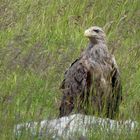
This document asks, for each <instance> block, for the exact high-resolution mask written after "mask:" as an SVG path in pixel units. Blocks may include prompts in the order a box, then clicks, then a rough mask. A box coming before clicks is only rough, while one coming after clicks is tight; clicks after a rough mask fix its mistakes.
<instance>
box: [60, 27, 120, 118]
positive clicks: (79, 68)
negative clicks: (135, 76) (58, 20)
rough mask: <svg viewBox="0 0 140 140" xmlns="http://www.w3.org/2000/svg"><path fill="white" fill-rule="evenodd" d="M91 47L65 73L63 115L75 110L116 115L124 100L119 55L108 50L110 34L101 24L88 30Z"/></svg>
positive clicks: (105, 115) (62, 84)
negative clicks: (118, 61)
mask: <svg viewBox="0 0 140 140" xmlns="http://www.w3.org/2000/svg"><path fill="white" fill-rule="evenodd" d="M84 35H85V37H87V38H88V39H89V44H88V46H87V48H86V49H85V50H84V51H83V52H82V53H81V55H80V57H79V58H77V59H76V60H75V61H74V62H73V63H72V64H71V66H70V67H69V68H68V70H67V71H66V72H65V74H64V80H63V81H62V83H61V87H60V88H61V90H62V93H63V95H62V99H61V104H60V108H59V117H63V116H68V115H69V114H70V113H71V112H72V111H76V112H77V113H83V114H86V115H87V114H96V115H98V116H100V117H106V118H111V119H112V118H115V117H116V116H117V114H118V111H119V105H120V103H121V100H122V85H121V78H120V72H119V68H118V66H117V63H116V60H115V57H114V55H113V54H111V53H110V52H109V50H108V47H107V45H106V35H105V32H104V31H103V29H102V28H100V27H98V26H93V27H90V28H89V29H87V30H85V33H84Z"/></svg>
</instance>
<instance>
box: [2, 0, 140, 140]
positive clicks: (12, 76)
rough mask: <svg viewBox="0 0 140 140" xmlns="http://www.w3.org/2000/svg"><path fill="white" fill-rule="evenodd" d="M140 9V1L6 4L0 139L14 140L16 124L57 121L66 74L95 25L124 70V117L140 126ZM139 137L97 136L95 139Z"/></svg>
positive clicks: (22, 0)
mask: <svg viewBox="0 0 140 140" xmlns="http://www.w3.org/2000/svg"><path fill="white" fill-rule="evenodd" d="M139 6H140V3H139V0H116V1H115V0H100V1H99V0H83V1H81V0H76V1H75V0H58V1H56V0H35V1H33V0H28V1H27V0H1V1H0V139H1V140H5V139H6V140H9V139H15V136H14V134H13V126H14V125H15V124H17V123H22V122H26V121H30V120H34V121H39V120H42V119H46V118H47V119H49V118H51V119H52V118H56V117H57V115H58V109H59V104H60V100H61V92H60V90H59V85H60V83H61V81H62V79H63V73H64V72H65V70H66V68H67V67H68V66H69V64H70V63H71V62H72V61H74V60H75V58H77V57H78V56H79V54H80V53H81V51H82V50H83V49H84V48H85V47H86V46H87V43H88V40H87V39H86V38H85V37H84V36H83V32H84V30H85V29H86V28H88V27H90V26H92V25H98V26H101V27H104V29H105V32H106V33H107V40H108V46H109V49H110V51H111V52H112V53H114V54H115V56H116V60H117V62H118V65H119V67H120V72H121V78H122V84H123V102H122V104H121V106H120V115H119V118H120V119H122V120H123V119H132V120H137V121H140V46H139V45H140V41H139V36H140V30H139V21H140V11H139V9H140V7H139ZM138 137H140V134H139V133H138V132H137V133H134V134H132V135H129V133H128V134H127V135H126V134H123V133H122V135H115V134H110V135H108V134H105V133H104V134H102V135H99V134H98V133H97V135H94V136H93V137H92V138H91V139H94V138H95V139H114V138H115V139H138ZM20 139H31V138H30V137H28V136H25V137H22V138H20Z"/></svg>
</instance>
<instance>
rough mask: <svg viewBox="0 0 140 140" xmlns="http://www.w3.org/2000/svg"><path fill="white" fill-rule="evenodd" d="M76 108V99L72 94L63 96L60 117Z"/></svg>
mask: <svg viewBox="0 0 140 140" xmlns="http://www.w3.org/2000/svg"><path fill="white" fill-rule="evenodd" d="M73 108H74V99H73V97H72V96H67V97H66V96H63V98H62V101H61V105H60V108H59V110H60V113H59V117H63V116H67V115H69V114H70V113H71V112H72V110H73Z"/></svg>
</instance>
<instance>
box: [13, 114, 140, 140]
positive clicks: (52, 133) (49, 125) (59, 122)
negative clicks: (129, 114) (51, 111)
mask: <svg viewBox="0 0 140 140" xmlns="http://www.w3.org/2000/svg"><path fill="white" fill-rule="evenodd" d="M137 127H138V122H136V121H132V120H126V121H116V120H111V119H108V118H107V119H105V118H98V117H94V116H86V115H82V114H74V115H70V116H67V117H62V118H59V119H54V120H43V121H41V122H28V123H23V124H18V125H16V126H15V128H14V133H15V134H16V136H17V137H20V135H21V134H22V133H23V132H28V133H30V134H31V135H33V136H39V137H49V138H51V139H55V140H57V139H60V140H61V139H65V140H66V139H69V140H71V139H74V138H75V137H77V136H78V137H79V140H87V136H88V134H89V133H90V132H91V131H92V134H93V133H96V132H97V131H99V132H103V131H105V132H106V133H108V132H109V133H110V132H115V133H121V131H122V130H123V131H124V130H125V131H128V132H131V131H133V130H135V129H136V128H137Z"/></svg>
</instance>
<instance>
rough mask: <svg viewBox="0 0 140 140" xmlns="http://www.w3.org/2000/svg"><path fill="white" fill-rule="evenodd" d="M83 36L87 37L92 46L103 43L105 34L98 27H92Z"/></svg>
mask: <svg viewBox="0 0 140 140" xmlns="http://www.w3.org/2000/svg"><path fill="white" fill-rule="evenodd" d="M84 35H85V36H86V37H88V38H89V39H90V41H91V42H92V43H94V44H96V43H99V42H105V33H104V31H103V29H102V28H100V27H98V26H93V27H90V28H89V29H87V30H85V33H84Z"/></svg>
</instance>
